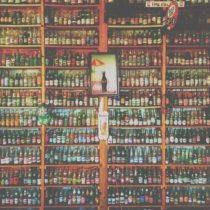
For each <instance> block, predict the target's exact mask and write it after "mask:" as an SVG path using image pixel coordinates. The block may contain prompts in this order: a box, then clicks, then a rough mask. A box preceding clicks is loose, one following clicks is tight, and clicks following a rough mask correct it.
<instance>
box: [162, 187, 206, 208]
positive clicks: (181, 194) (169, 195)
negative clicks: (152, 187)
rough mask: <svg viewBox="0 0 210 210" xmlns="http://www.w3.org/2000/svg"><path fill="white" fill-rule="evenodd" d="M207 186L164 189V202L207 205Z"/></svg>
mask: <svg viewBox="0 0 210 210" xmlns="http://www.w3.org/2000/svg"><path fill="white" fill-rule="evenodd" d="M209 194H210V191H209V188H205V187H190V188H184V187H173V188H168V189H167V190H166V204H168V205H169V204H170V205H207V204H209V203H210V201H209V197H210V195H209Z"/></svg>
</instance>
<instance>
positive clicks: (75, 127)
mask: <svg viewBox="0 0 210 210" xmlns="http://www.w3.org/2000/svg"><path fill="white" fill-rule="evenodd" d="M46 128H71V129H81V128H89V129H90V128H98V126H46Z"/></svg>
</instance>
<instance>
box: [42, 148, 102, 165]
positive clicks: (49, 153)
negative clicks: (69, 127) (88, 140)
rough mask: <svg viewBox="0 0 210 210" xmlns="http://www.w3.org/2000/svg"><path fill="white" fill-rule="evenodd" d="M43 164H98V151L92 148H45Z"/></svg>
mask: <svg viewBox="0 0 210 210" xmlns="http://www.w3.org/2000/svg"><path fill="white" fill-rule="evenodd" d="M45 162H46V164H68V163H77V164H78V163H82V164H91V163H92V164H94V163H95V164H97V163H99V151H98V148H97V147H94V146H89V147H84V146H73V147H64V146H63V147H62V146H59V147H47V148H46V150H45Z"/></svg>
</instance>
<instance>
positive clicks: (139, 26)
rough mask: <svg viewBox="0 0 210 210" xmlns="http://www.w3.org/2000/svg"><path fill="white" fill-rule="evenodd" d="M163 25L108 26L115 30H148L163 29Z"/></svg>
mask: <svg viewBox="0 0 210 210" xmlns="http://www.w3.org/2000/svg"><path fill="white" fill-rule="evenodd" d="M162 27H163V25H108V28H114V29H117V28H118V29H120V28H122V29H131V28H139V29H141V28H142V29H147V28H151V29H153V28H157V29H158V28H162Z"/></svg>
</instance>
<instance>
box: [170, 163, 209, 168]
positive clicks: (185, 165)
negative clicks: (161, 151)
mask: <svg viewBox="0 0 210 210" xmlns="http://www.w3.org/2000/svg"><path fill="white" fill-rule="evenodd" d="M166 166H167V167H172V168H173V167H174V168H178V167H183V168H185V167H191V168H194V167H198V168H199V167H200V168H208V167H210V165H209V164H196V165H195V164H171V163H169V164H166Z"/></svg>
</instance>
